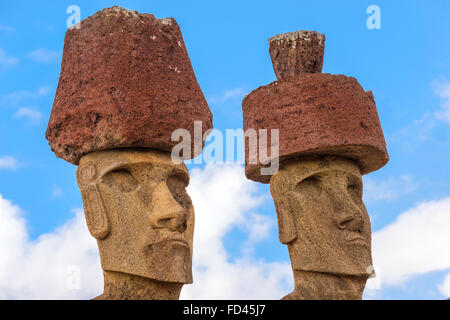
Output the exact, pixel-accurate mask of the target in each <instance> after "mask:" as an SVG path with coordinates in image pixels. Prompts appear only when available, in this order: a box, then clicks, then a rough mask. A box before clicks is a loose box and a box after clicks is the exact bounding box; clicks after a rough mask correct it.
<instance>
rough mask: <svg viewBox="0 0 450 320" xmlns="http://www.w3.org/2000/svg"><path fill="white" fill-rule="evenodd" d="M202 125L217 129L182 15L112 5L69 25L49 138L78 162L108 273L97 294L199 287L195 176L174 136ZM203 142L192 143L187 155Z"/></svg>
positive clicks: (172, 294)
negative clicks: (195, 280) (195, 283)
mask: <svg viewBox="0 0 450 320" xmlns="http://www.w3.org/2000/svg"><path fill="white" fill-rule="evenodd" d="M194 121H201V123H202V126H201V127H200V129H201V130H199V131H201V135H200V136H203V132H205V131H206V130H208V129H210V128H212V115H211V112H210V110H209V107H208V104H207V102H206V100H205V98H204V96H203V93H202V91H201V89H200V87H199V85H198V83H197V80H196V77H195V74H194V71H193V69H192V66H191V62H190V60H189V56H188V53H187V51H186V46H185V44H184V41H183V38H182V35H181V31H180V28H179V26H178V24H177V23H176V21H175V20H174V19H173V18H165V19H156V18H155V17H154V16H153V15H151V14H140V13H138V12H136V11H129V10H125V9H123V8H121V7H112V8H108V9H104V10H102V11H99V12H97V13H96V14H94V15H93V16H90V17H88V18H86V19H85V20H83V21H81V27H80V29H77V28H72V29H69V30H68V31H67V33H66V37H65V42H64V53H63V60H62V66H61V74H60V78H59V83H58V89H57V91H56V96H55V101H54V104H53V109H52V113H51V116H50V121H49V124H48V128H47V133H46V137H47V139H48V141H49V144H50V147H51V148H52V150H53V151H54V152H55V154H56V156H57V157H59V158H62V159H64V160H66V161H68V162H70V163H72V164H74V165H77V166H78V169H77V180H78V185H79V187H80V190H81V195H82V200H83V205H84V212H85V216H86V221H87V225H88V228H89V231H90V233H91V235H92V236H93V237H95V238H96V239H97V243H98V247H99V251H100V260H101V264H102V269H103V274H104V293H103V294H102V295H100V296H98V297H97V299H178V297H179V294H180V291H181V288H182V286H183V284H185V283H192V267H191V266H192V238H193V229H194V209H193V205H192V203H191V200H190V198H189V196H188V194H187V193H186V186H187V185H188V183H189V172H188V170H187V168H186V166H185V165H184V163H183V162H182V161H181V160H180V158H173V157H172V156H171V151H172V148H173V147H174V146H175V145H176V144H177V143H178V141H172V139H171V137H172V133H173V131H174V130H176V129H180V128H181V129H185V130H187V131H188V132H189V133H190V134H191V136H194V134H193V131H194ZM197 123H198V122H197ZM197 127H198V126H197ZM197 130H198V129H197ZM195 144H200V145H195ZM202 147H203V143H202V140H200V141H193V140H192V148H191V152H190V153H187V152H186V154H183V155H182V158H183V159H190V158H193V157H195V156H197V155H199V154H200V153H201V151H202Z"/></svg>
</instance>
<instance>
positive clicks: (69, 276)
mask: <svg viewBox="0 0 450 320" xmlns="http://www.w3.org/2000/svg"><path fill="white" fill-rule="evenodd" d="M0 252H1V253H2V259H0V299H83V298H89V297H93V296H95V295H97V294H99V293H100V292H101V289H102V286H103V283H102V282H103V279H102V274H101V269H100V261H99V256H98V250H97V245H96V242H95V240H94V239H93V238H92V237H91V236H90V235H89V233H88V231H87V227H86V223H85V219H84V216H83V212H82V211H81V210H75V211H74V217H73V218H72V219H70V220H69V221H68V222H67V223H66V224H64V225H63V226H61V227H59V228H57V229H56V230H54V231H53V232H50V233H46V234H42V235H41V236H40V237H39V238H38V239H37V240H35V241H31V240H30V239H29V237H28V231H27V227H26V220H25V217H24V213H23V212H22V210H21V209H20V208H19V207H17V206H15V205H13V204H12V203H11V202H10V201H8V200H6V199H4V198H2V197H1V196H0Z"/></svg>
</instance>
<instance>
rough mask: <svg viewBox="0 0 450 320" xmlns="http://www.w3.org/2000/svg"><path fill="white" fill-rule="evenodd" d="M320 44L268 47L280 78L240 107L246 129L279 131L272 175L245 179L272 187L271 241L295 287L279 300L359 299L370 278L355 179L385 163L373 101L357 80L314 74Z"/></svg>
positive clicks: (312, 36) (276, 40)
mask: <svg viewBox="0 0 450 320" xmlns="http://www.w3.org/2000/svg"><path fill="white" fill-rule="evenodd" d="M324 41H325V36H324V35H321V34H319V33H317V32H314V31H298V32H291V33H287V34H281V35H277V36H275V37H273V38H271V39H269V47H270V49H269V51H270V55H271V58H272V62H273V66H274V70H275V74H276V75H277V78H278V80H277V81H275V82H273V83H271V84H269V85H266V86H263V87H260V88H258V89H256V90H254V91H253V92H251V93H250V94H249V95H248V96H246V97H245V99H244V100H243V103H242V109H243V115H244V130H247V129H249V128H253V129H255V130H258V129H267V130H269V129H278V130H279V161H280V168H279V170H278V172H276V173H274V174H273V175H263V174H261V168H262V167H264V166H265V165H264V164H263V163H256V164H255V163H251V162H250V161H249V159H252V158H253V159H257V157H256V156H255V155H250V154H249V151H250V150H251V149H250V148H249V146H248V142H247V141H246V146H245V150H246V168H245V171H246V176H247V178H249V179H251V180H254V181H257V182H262V183H270V190H271V194H272V197H273V200H274V203H275V209H276V212H277V217H278V227H279V237H280V241H281V242H282V243H283V244H286V245H287V246H288V250H289V256H290V259H291V264H292V269H293V274H294V283H295V289H294V291H293V292H292V293H290V294H288V295H287V296H285V297H284V298H283V299H361V298H362V293H363V290H364V287H365V284H366V281H367V279H368V277H370V276H372V275H374V268H373V266H372V257H371V227H370V220H369V216H368V213H367V210H366V208H365V206H364V203H363V201H362V193H363V186H362V175H364V174H366V173H369V172H372V171H374V170H377V169H379V168H381V167H382V166H384V165H385V164H386V163H387V162H388V160H389V156H388V153H387V151H386V144H385V140H384V136H383V131H382V129H381V124H380V121H379V118H378V113H377V109H376V105H375V100H374V97H373V95H372V92H370V91H367V92H366V91H364V89H363V88H362V87H361V85H360V84H359V83H358V82H357V80H356V79H355V78H352V77H347V76H344V75H331V74H323V73H320V72H321V69H322V64H323V51H324Z"/></svg>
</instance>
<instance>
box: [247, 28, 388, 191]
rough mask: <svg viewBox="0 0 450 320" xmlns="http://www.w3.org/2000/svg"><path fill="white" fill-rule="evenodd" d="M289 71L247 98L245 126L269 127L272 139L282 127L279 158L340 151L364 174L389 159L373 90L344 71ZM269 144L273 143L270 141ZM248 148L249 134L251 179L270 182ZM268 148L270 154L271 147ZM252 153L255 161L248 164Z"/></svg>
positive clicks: (379, 166) (338, 152)
mask: <svg viewBox="0 0 450 320" xmlns="http://www.w3.org/2000/svg"><path fill="white" fill-rule="evenodd" d="M290 36H292V35H290ZM297 45H298V43H297ZM321 45H322V46H323V44H321ZM319 56H320V55H319ZM272 59H273V57H272ZM291 61H292V60H291ZM318 64H320V65H321V63H317V64H310V65H318ZM279 65H282V63H279ZM274 66H275V64H274ZM284 69H286V68H285V67H284ZM320 69H321V67H320ZM277 74H278V73H277ZM286 74H287V77H286V78H281V79H279V80H277V81H275V82H272V83H271V84H269V85H266V86H262V87H259V88H258V89H256V90H254V91H252V92H251V93H250V94H248V95H247V96H246V97H245V98H244V100H243V102H242V111H243V118H244V125H243V126H244V131H246V130H248V129H254V130H256V132H258V131H259V129H266V130H267V132H268V137H269V138H270V132H271V130H272V129H278V130H279V132H278V134H279V161H280V162H282V161H283V160H286V159H290V158H295V157H302V156H307V155H334V156H342V157H346V158H349V159H352V160H354V161H355V162H356V163H357V164H358V165H359V167H360V169H361V173H362V174H366V173H369V172H372V171H375V170H377V169H379V168H381V167H382V166H384V165H385V164H386V163H387V162H388V160H389V155H388V153H387V150H386V143H385V140H384V136H383V131H382V128H381V124H380V120H379V117H378V113H377V108H376V105H375V100H374V97H373V95H372V92H371V91H364V89H363V88H362V87H361V85H360V84H359V83H358V81H357V80H356V79H355V78H352V77H347V76H345V75H332V74H323V73H320V70H319V71H318V72H317V70H314V71H310V72H308V71H307V70H306V71H305V70H303V71H302V72H295V73H293V74H292V73H289V72H287V73H286ZM272 143H273V142H272ZM267 144H268V145H269V146H270V141H269V142H268V143H267ZM250 151H251V148H249V140H248V139H245V161H246V164H245V173H246V176H247V178H248V179H251V180H253V181H258V182H262V183H269V182H270V178H271V176H270V175H262V174H261V170H260V169H261V168H262V167H264V166H267V165H263V164H262V163H261V161H260V156H259V154H258V155H255V154H252V155H250V154H249V152H250ZM267 152H268V154H269V155H270V147H269V148H268V150H267ZM258 153H259V150H258ZM252 158H253V159H257V162H256V163H250V162H251V161H249V159H252ZM269 158H270V157H269Z"/></svg>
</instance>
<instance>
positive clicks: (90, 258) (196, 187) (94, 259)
mask: <svg viewBox="0 0 450 320" xmlns="http://www.w3.org/2000/svg"><path fill="white" fill-rule="evenodd" d="M188 192H189V194H190V195H191V197H192V200H193V202H194V206H195V212H196V222H195V223H196V225H195V239H194V241H195V242H194V269H193V270H194V284H193V285H187V286H185V287H184V289H183V291H182V296H181V298H184V299H252V298H260V299H279V298H280V297H282V296H283V295H285V294H287V293H289V292H290V290H292V286H293V284H292V282H293V280H292V273H291V269H290V264H289V262H287V261H286V262H267V261H263V260H260V259H255V258H254V256H253V255H252V248H254V246H255V245H256V244H257V243H259V242H260V241H262V240H264V239H265V238H266V237H267V235H268V233H269V232H276V230H273V227H274V222H273V221H270V220H269V219H268V218H267V217H265V216H263V215H261V214H258V213H257V212H256V211H257V209H258V207H259V206H261V205H262V204H263V201H264V200H265V198H264V197H262V196H261V195H259V194H258V192H257V189H256V184H254V183H252V182H250V181H248V180H246V179H245V175H244V170H243V167H242V166H239V165H218V164H216V165H209V166H207V167H206V168H205V169H203V170H200V169H194V170H193V171H192V174H191V184H190V186H189V189H188ZM24 217H25V216H24V213H23V212H22V211H21V210H20V208H18V207H17V206H15V205H13V204H12V203H11V202H10V201H8V200H6V199H3V198H1V196H0V252H1V253H2V259H0V299H54V298H57V299H88V298H92V297H94V296H96V295H98V294H100V293H101V292H102V282H103V279H102V273H101V267H100V261H99V256H98V250H97V246H96V243H95V240H94V239H93V238H92V237H91V236H90V234H89V233H88V230H87V226H86V223H85V219H84V216H83V213H82V211H81V210H75V211H74V217H73V218H72V219H70V220H69V221H67V223H65V224H64V225H63V226H61V227H60V228H58V229H56V230H55V231H53V232H49V233H46V234H43V235H41V236H40V237H39V238H38V239H37V240H35V241H31V240H30V239H29V237H28V232H27V229H26V220H25V218H24ZM235 228H240V229H242V228H243V229H244V230H245V232H246V233H247V234H248V237H247V239H246V240H244V244H245V246H246V247H248V249H247V250H242V253H241V254H240V255H239V257H234V259H232V257H231V256H230V255H229V254H228V253H227V251H226V249H225V247H224V239H225V237H226V235H227V234H228V233H229V232H230V231H232V230H233V229H235Z"/></svg>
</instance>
